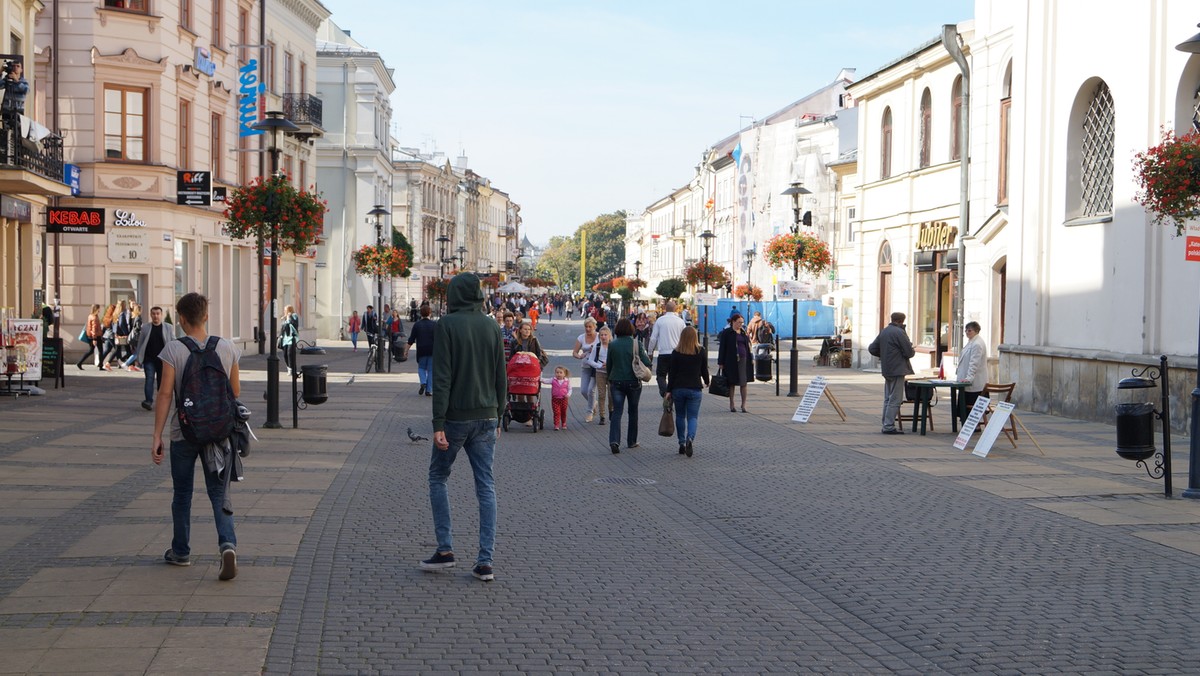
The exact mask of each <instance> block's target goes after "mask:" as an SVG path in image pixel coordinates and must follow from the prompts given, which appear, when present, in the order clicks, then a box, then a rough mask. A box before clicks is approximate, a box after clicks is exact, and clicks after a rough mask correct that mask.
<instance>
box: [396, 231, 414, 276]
mask: <svg viewBox="0 0 1200 676" xmlns="http://www.w3.org/2000/svg"><path fill="white" fill-rule="evenodd" d="M392 246H394V247H396V248H397V249H400V250H401V251H403V252H404V253H405V254H406V255H407V256H408V266H409V267H408V269H407V270H405V271H404V272H403V273H402V274H401V275H400V276H401V277H411V276H412V266H413V265H415V261H416V258H414V257H413V256H414V254H413V248H412V244H409V243H408V238H407V237H405V236H404V233H402V232H400V231H399V230H396V229H395V228H393V229H392Z"/></svg>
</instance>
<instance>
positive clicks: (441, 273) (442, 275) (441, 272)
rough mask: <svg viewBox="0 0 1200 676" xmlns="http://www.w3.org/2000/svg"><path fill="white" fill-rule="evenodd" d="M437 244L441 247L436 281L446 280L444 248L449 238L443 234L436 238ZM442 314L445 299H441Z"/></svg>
mask: <svg viewBox="0 0 1200 676" xmlns="http://www.w3.org/2000/svg"><path fill="white" fill-rule="evenodd" d="M436 241H437V243H438V245H439V246H440V247H441V249H440V251H439V254H438V279H439V280H441V281H445V280H446V246H447V245H449V244H450V236H449V235H447V234H445V233H443V234H442V235H441V236H440V237H438V238H437V240H436ZM442 314H443V315H444V314H446V299H445V297H443V298H442Z"/></svg>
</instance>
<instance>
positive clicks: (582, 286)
mask: <svg viewBox="0 0 1200 676" xmlns="http://www.w3.org/2000/svg"><path fill="white" fill-rule="evenodd" d="M579 241H580V245H579V293H587V284H586V282H585V280H586V279H587V230H581V231H580V233H579Z"/></svg>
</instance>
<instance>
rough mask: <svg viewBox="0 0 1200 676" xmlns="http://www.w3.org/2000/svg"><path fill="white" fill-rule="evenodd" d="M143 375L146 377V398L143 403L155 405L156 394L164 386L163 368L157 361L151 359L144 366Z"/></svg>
mask: <svg viewBox="0 0 1200 676" xmlns="http://www.w3.org/2000/svg"><path fill="white" fill-rule="evenodd" d="M142 373H144V374H145V375H146V385H145V388H146V389H145V392H144V394H145V395H146V398H145V399H144V400H143V401H148V402H150V403H151V404H153V403H154V393H155V392H158V388H159V387H161V386H162V368H161V367H160V365H159V362H158V360H157V359H149V360H147V361H145V362H144V363H143V364H142Z"/></svg>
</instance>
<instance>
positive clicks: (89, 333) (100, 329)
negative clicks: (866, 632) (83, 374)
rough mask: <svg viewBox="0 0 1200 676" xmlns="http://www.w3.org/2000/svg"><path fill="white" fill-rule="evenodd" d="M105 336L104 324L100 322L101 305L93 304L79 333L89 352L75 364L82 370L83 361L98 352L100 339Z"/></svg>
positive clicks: (80, 339)
mask: <svg viewBox="0 0 1200 676" xmlns="http://www.w3.org/2000/svg"><path fill="white" fill-rule="evenodd" d="M103 336H104V326H103V325H102V324H101V323H100V306H99V305H92V311H91V312H89V313H88V318H87V323H85V324H84V325H83V331H82V332H80V334H79V342H81V343H83V344H85V345H87V352H86V353H84V355H83V356H82V357H80V358H79V361H78V362H77V363H76V364H75V366H76V367H77V368H78V369H79V370H80V371H82V370H83V362H85V361H87V360H88V358H89V357H91V356H92V354H94V353H95V352H96V348H97V347H98V346H99V345H100V340H101V338H103Z"/></svg>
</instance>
